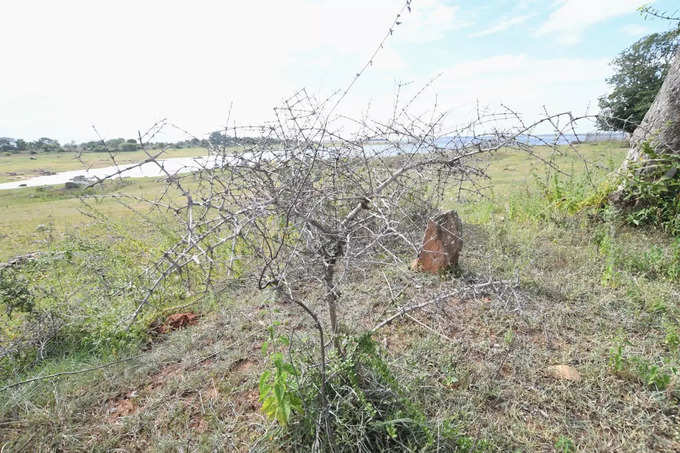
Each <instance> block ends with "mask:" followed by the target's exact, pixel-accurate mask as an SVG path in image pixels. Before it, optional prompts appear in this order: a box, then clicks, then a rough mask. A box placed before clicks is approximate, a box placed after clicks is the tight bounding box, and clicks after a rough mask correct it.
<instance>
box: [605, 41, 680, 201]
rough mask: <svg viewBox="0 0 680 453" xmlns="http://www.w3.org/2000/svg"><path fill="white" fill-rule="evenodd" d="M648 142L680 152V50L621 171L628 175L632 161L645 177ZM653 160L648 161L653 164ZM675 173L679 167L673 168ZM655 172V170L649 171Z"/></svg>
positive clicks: (662, 149) (661, 150) (664, 151)
mask: <svg viewBox="0 0 680 453" xmlns="http://www.w3.org/2000/svg"><path fill="white" fill-rule="evenodd" d="M645 143H649V145H650V146H651V147H652V149H653V150H654V151H655V152H656V153H657V154H660V155H663V154H676V155H677V154H680V50H679V51H678V52H676V54H675V57H674V58H673V61H672V62H671V65H670V68H669V69H668V74H667V75H666V78H665V79H664V82H663V85H662V86H661V89H660V90H659V93H658V94H657V95H656V98H655V99H654V102H653V103H652V105H651V107H650V108H649V110H648V111H647V114H645V117H644V119H643V120H642V123H641V124H640V125H639V126H638V127H637V129H635V132H633V136H632V137H631V142H630V144H631V148H630V151H628V156H627V157H626V160H625V161H624V162H623V165H622V166H621V169H620V170H619V173H620V174H621V175H626V174H627V173H628V170H629V168H630V167H631V165H632V164H635V165H636V167H638V168H639V169H640V170H639V171H640V173H641V175H639V176H643V177H644V173H645V171H644V169H645V162H646V161H650V159H649V156H647V155H646V154H645V152H644V144H645ZM652 163H653V162H651V161H650V162H649V165H651V164H652ZM670 171H671V172H672V174H667V175H666V176H667V177H669V176H670V177H673V176H675V173H676V172H677V171H678V170H677V169H671V170H670ZM650 173H653V172H650ZM625 190H626V183H625V181H624V183H623V184H622V185H621V186H620V187H619V189H618V190H617V192H616V193H615V194H614V200H620V199H621V195H622V194H623V193H624V192H625Z"/></svg>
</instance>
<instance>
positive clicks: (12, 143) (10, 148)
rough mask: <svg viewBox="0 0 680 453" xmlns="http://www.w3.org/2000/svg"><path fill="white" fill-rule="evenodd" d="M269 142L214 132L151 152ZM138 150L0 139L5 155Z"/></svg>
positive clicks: (99, 143)
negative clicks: (205, 137)
mask: <svg viewBox="0 0 680 453" xmlns="http://www.w3.org/2000/svg"><path fill="white" fill-rule="evenodd" d="M263 141H268V142H271V139H264V138H260V137H233V136H230V135H227V134H225V133H224V132H220V131H215V132H213V133H211V134H210V135H209V137H208V138H207V139H198V138H192V139H189V140H181V141H176V142H153V143H151V144H150V146H152V147H153V148H159V149H161V148H209V147H213V148H224V147H230V146H239V145H240V146H252V145H256V144H260V145H262V144H265V143H263ZM139 149H140V144H139V142H138V141H137V140H136V139H134V138H129V139H125V138H113V139H110V140H93V141H89V142H82V143H76V142H73V141H72V142H69V143H64V144H61V143H59V141H58V140H55V139H53V138H49V137H42V138H39V139H38V140H34V141H31V140H24V139H21V138H11V137H0V152H2V153H5V154H23V153H25V154H38V153H47V152H58V153H59V152H94V153H97V152H129V151H137V150H139Z"/></svg>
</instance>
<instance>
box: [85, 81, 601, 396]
mask: <svg viewBox="0 0 680 453" xmlns="http://www.w3.org/2000/svg"><path fill="white" fill-rule="evenodd" d="M400 89H401V87H400ZM400 91H401V90H400ZM400 91H398V93H397V96H396V100H395V103H394V108H393V109H392V113H391V115H390V117H389V118H388V119H387V120H385V121H375V120H371V119H369V118H367V117H362V118H359V119H353V118H348V117H346V116H341V115H335V116H334V115H333V112H334V110H335V107H336V106H337V102H336V98H334V97H331V98H328V99H326V100H323V101H318V100H316V99H315V98H313V97H312V96H310V95H309V94H308V93H307V92H306V91H305V90H301V91H299V92H297V93H296V94H295V95H294V96H292V97H291V98H289V99H286V100H285V101H284V102H283V103H282V105H280V106H279V107H277V108H276V109H274V112H275V120H274V121H272V122H270V123H267V124H265V125H261V126H244V127H237V126H233V127H227V128H225V130H224V136H225V142H227V143H229V140H230V138H232V137H233V140H232V143H236V142H237V140H236V138H237V137H238V136H241V137H243V136H248V137H256V138H255V139H253V140H250V142H251V144H249V145H247V146H243V145H240V146H214V147H213V148H212V149H211V150H210V157H209V158H208V159H202V160H197V161H196V162H197V165H199V166H200V167H201V168H200V169H198V170H197V171H191V172H177V173H170V172H169V171H167V170H166V169H165V168H164V166H163V161H162V160H161V159H160V156H159V155H158V154H151V153H148V158H147V159H146V160H145V161H144V162H143V163H140V165H142V164H146V165H148V164H149V163H151V164H155V165H157V166H158V167H159V168H160V169H161V171H162V172H164V173H165V181H166V186H165V188H164V190H163V191H162V193H161V195H160V196H158V197H156V198H154V199H148V200H143V199H139V198H136V199H135V200H134V201H135V202H137V203H138V202H140V201H142V202H145V203H148V204H149V205H150V206H151V207H152V209H155V210H163V211H165V212H169V213H172V215H174V216H175V218H176V219H177V222H179V225H180V226H181V230H182V231H183V233H182V235H181V238H180V240H178V241H177V242H176V243H175V245H174V246H173V247H171V248H169V249H168V250H166V251H165V252H164V254H163V256H162V258H161V259H159V260H158V261H156V262H154V263H153V264H152V265H150V266H149V267H148V268H147V271H146V275H145V276H144V278H145V279H146V281H148V282H149V284H148V290H147V292H146V296H145V297H143V298H142V300H140V303H139V305H138V306H137V309H136V310H135V311H134V313H132V314H131V316H130V319H127V320H126V321H127V322H128V323H129V322H133V321H134V320H135V319H136V318H137V317H138V316H139V314H140V313H141V312H142V311H143V310H145V308H146V307H147V306H148V305H149V302H150V300H151V299H152V296H153V295H154V292H155V291H156V290H157V289H158V288H159V287H161V286H162V284H163V283H164V282H165V281H166V280H167V279H168V277H170V276H171V275H176V274H180V275H192V277H191V278H188V279H187V282H188V284H191V285H193V289H194V290H195V289H196V285H197V284H198V285H202V287H203V288H205V290H206V291H210V290H212V289H214V288H216V287H221V286H223V285H225V284H229V281H234V280H239V281H240V282H241V283H244V282H250V284H251V287H256V288H258V289H260V290H265V289H267V288H269V291H272V293H274V294H276V295H277V296H278V298H279V300H280V301H281V302H285V303H288V304H289V306H290V304H291V303H292V304H294V305H296V306H297V307H298V308H299V309H301V310H303V311H304V312H305V313H306V314H307V315H309V316H310V317H311V319H312V320H313V323H314V325H315V326H316V330H317V331H318V335H319V342H318V346H319V348H318V349H319V357H318V358H319V363H320V370H321V375H322V381H323V380H325V377H323V376H325V372H326V371H325V364H326V355H327V350H326V348H327V341H329V340H331V341H332V342H334V343H335V345H336V346H338V345H339V344H340V342H339V338H340V337H341V333H349V331H350V330H351V329H350V328H345V325H346V324H347V323H348V322H350V320H351V321H354V320H356V316H352V314H351V313H347V312H346V311H344V310H343V306H342V304H340V303H339V302H340V301H342V300H346V299H347V297H349V298H351V295H349V296H347V294H346V292H347V291H349V292H350V293H351V289H350V288H351V287H352V285H355V284H356V283H357V282H360V281H362V279H363V278H365V277H366V275H368V274H370V273H371V272H372V271H373V270H374V269H389V272H383V273H382V274H383V276H384V280H385V283H386V285H387V287H389V289H390V293H391V294H392V299H395V300H396V299H397V298H398V297H399V295H401V294H403V293H404V292H405V291H406V290H407V288H408V291H407V292H408V293H409V296H410V298H411V299H410V300H411V301H412V304H411V305H409V306H402V307H398V308H397V310H396V311H395V312H394V313H393V314H391V315H388V316H387V318H386V319H385V320H384V321H383V322H381V323H379V324H378V325H377V326H376V327H375V328H376V329H377V328H380V327H382V326H383V325H385V324H387V323H389V322H390V321H391V320H393V319H396V318H398V317H399V316H403V315H404V314H405V313H407V312H409V311H411V310H414V309H419V308H423V307H426V306H429V305H431V304H436V303H438V302H442V301H445V300H447V299H450V298H451V297H452V296H458V297H465V296H466V295H469V294H478V293H479V292H480V291H501V292H507V291H508V288H509V287H510V286H511V284H510V283H509V282H497V281H494V280H493V278H492V277H488V276H485V277H483V278H480V279H477V280H476V281H462V280H460V281H458V282H457V285H458V286H457V287H456V288H455V290H453V291H451V287H450V285H445V286H447V289H445V288H444V287H441V288H437V285H432V284H429V283H428V282H431V278H430V277H427V276H425V275H422V274H418V273H416V272H414V271H412V270H411V268H410V266H409V264H410V262H411V260H412V259H413V258H415V257H416V256H417V255H418V254H419V252H420V250H421V247H422V234H423V228H424V226H425V224H426V223H427V220H428V219H430V218H432V216H433V215H434V214H436V213H438V212H439V211H441V210H442V209H444V208H447V207H450V206H451V201H452V200H453V199H455V200H458V201H464V200H466V199H470V198H474V197H478V196H482V195H483V190H484V187H485V185H486V184H487V183H488V181H487V180H488V176H487V175H486V172H485V169H486V166H487V165H488V163H489V162H490V158H491V157H492V156H493V154H494V153H495V152H497V151H499V150H511V149H514V150H521V151H524V152H526V153H527V154H528V155H529V156H532V157H533V158H536V159H540V160H542V161H543V162H544V163H545V164H546V165H547V166H549V167H552V169H553V170H554V171H557V172H562V170H561V169H559V168H558V167H557V166H556V164H555V161H554V159H555V157H557V156H558V155H560V154H563V153H564V152H569V151H570V150H571V151H573V152H576V153H578V151H577V149H576V147H574V146H572V145H570V144H569V143H570V141H571V140H572V139H573V137H574V135H576V132H575V131H576V130H577V129H576V128H577V127H578V122H579V121H587V120H591V119H592V118H591V117H588V116H583V117H578V118H576V117H574V116H573V115H571V114H570V113H560V114H552V115H551V114H548V113H547V112H546V115H545V116H544V117H543V118H541V119H540V120H538V121H535V122H532V123H530V124H526V123H525V122H524V121H523V120H522V117H521V116H520V115H519V114H517V113H515V112H514V111H512V110H511V109H504V110H503V111H502V112H501V113H495V114H484V113H481V112H480V113H478V115H477V117H476V118H475V119H474V120H473V121H471V122H470V123H469V124H467V125H464V126H463V127H460V128H457V129H454V130H447V129H445V127H444V123H445V121H444V120H445V114H444V113H440V112H438V111H437V109H436V107H435V108H434V109H432V110H431V111H428V112H427V113H425V114H413V113H412V110H414V109H413V108H412V106H413V104H414V101H415V100H416V99H417V98H418V97H419V96H420V95H422V92H423V90H421V91H419V92H418V93H417V94H416V96H415V97H414V98H411V99H407V100H406V101H404V102H400V94H401V93H400ZM500 125H505V127H504V128H502V129H500V127H499V126H500ZM164 126H166V124H165V123H161V124H159V125H156V126H155V127H154V128H152V130H151V131H150V132H149V133H148V134H149V135H153V134H155V133H156V131H157V130H158V129H159V128H162V127H164ZM548 128H549V129H550V130H552V131H553V132H552V134H540V135H539V134H538V133H537V132H536V131H537V130H538V131H545V130H546V129H548ZM546 137H550V138H549V139H547V138H546ZM141 141H142V137H141V136H140V142H141ZM240 143H243V142H240ZM142 144H143V143H142ZM565 144H566V146H565ZM537 145H538V147H537ZM147 146H150V145H148V144H147ZM539 148H540V149H539ZM584 161H585V160H584ZM586 168H587V165H586ZM126 170H127V169H126V168H124V169H121V170H120V171H119V172H118V173H116V174H115V175H112V176H111V177H110V178H115V177H119V176H124V174H125V171H126ZM106 179H108V178H106ZM100 182H103V180H98V181H97V183H100ZM109 196H115V197H118V198H120V199H121V200H123V199H124V198H125V195H123V194H117V195H109ZM510 291H512V289H510ZM444 293H445V294H444ZM513 294H515V298H516V297H517V295H516V293H514V292H513ZM392 302H393V301H392ZM326 313H327V319H326ZM343 331H344V332H343ZM354 333H356V331H355V332H354ZM329 334H330V335H329ZM329 337H330V338H329ZM340 353H341V354H342V351H340ZM324 393H325V389H324V387H323V382H322V384H321V388H320V394H321V398H322V400H323V399H325V398H324V396H325V395H324Z"/></svg>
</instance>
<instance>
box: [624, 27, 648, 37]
mask: <svg viewBox="0 0 680 453" xmlns="http://www.w3.org/2000/svg"><path fill="white" fill-rule="evenodd" d="M621 31H622V32H624V33H625V34H627V35H628V36H632V37H634V38H639V37H640V36H644V35H646V34H649V32H650V31H649V28H647V27H645V26H644V25H640V24H628V25H624V26H623V27H621Z"/></svg>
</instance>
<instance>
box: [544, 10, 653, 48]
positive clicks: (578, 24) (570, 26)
mask: <svg viewBox="0 0 680 453" xmlns="http://www.w3.org/2000/svg"><path fill="white" fill-rule="evenodd" d="M646 3H648V2H647V0H597V1H592V0H558V2H557V9H556V10H555V11H553V12H552V13H551V14H550V16H549V17H548V19H547V20H546V21H545V22H544V23H543V24H542V25H541V26H540V27H539V29H538V31H537V32H536V35H537V36H545V35H554V36H556V37H557V40H558V41H559V42H560V43H562V44H576V43H578V42H580V41H581V40H582V38H583V33H584V32H585V31H586V30H587V29H588V28H589V27H591V26H593V25H595V24H597V23H600V22H603V21H605V20H607V19H611V18H613V17H617V16H622V15H625V14H629V13H631V12H634V11H635V10H636V8H638V7H640V6H642V5H644V4H646Z"/></svg>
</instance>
